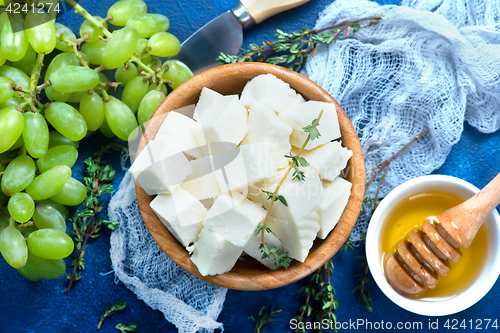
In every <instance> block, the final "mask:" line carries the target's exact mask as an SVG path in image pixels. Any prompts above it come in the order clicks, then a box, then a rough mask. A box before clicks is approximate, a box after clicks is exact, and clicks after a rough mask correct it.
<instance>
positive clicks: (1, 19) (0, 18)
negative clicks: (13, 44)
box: [0, 12, 9, 32]
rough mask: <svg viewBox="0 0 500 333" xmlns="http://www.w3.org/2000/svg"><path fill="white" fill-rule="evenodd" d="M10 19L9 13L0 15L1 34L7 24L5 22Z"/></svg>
mask: <svg viewBox="0 0 500 333" xmlns="http://www.w3.org/2000/svg"><path fill="white" fill-rule="evenodd" d="M8 19H9V14H8V13H7V12H3V13H2V14H0V32H2V29H3V25H4V24H5V21H7V20H8Z"/></svg>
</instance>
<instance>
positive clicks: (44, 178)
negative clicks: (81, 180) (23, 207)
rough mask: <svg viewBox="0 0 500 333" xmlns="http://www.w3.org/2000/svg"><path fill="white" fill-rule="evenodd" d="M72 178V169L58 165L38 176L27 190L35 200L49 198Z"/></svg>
mask: <svg viewBox="0 0 500 333" xmlns="http://www.w3.org/2000/svg"><path fill="white" fill-rule="evenodd" d="M70 178H71V169H70V168H69V167H68V166H66V165H58V166H55V167H53V168H52V169H49V170H47V171H45V172H44V173H42V174H40V175H38V176H36V177H35V179H33V181H32V182H31V183H30V184H29V185H28V187H26V190H25V191H26V193H28V194H29V195H30V196H31V197H32V198H33V200H43V199H48V198H50V197H51V196H53V195H54V194H56V193H57V192H59V191H60V190H61V189H62V188H63V186H64V184H66V182H67V181H68V180H69V179H70Z"/></svg>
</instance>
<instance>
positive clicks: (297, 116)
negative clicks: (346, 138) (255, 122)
mask: <svg viewBox="0 0 500 333" xmlns="http://www.w3.org/2000/svg"><path fill="white" fill-rule="evenodd" d="M321 110H323V115H322V116H321V119H320V121H319V125H318V126H317V129H318V131H319V133H320V134H321V136H320V137H318V138H316V139H314V140H309V142H308V143H307V145H306V147H305V149H307V150H309V149H313V148H316V147H318V146H320V145H322V144H325V143H327V142H329V141H332V140H335V139H338V138H340V127H339V121H338V117H337V111H336V108H335V104H333V103H324V102H317V101H308V102H305V103H303V104H299V105H298V106H296V107H294V108H291V109H288V110H285V111H283V112H281V113H280V114H279V116H280V117H281V118H282V119H283V120H284V121H285V122H286V123H287V124H288V125H290V126H291V127H292V128H293V132H292V135H291V137H290V142H291V143H292V146H294V147H297V148H300V147H302V145H303V144H304V142H305V141H306V139H307V137H308V135H309V133H308V132H304V129H303V128H304V127H306V126H308V125H311V123H312V122H313V120H314V119H317V118H318V116H319V114H320V112H321Z"/></svg>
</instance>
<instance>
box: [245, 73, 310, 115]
mask: <svg viewBox="0 0 500 333" xmlns="http://www.w3.org/2000/svg"><path fill="white" fill-rule="evenodd" d="M255 100H257V101H261V102H262V103H264V104H265V105H267V106H268V107H270V108H271V109H272V110H274V111H275V112H278V113H280V112H282V111H285V110H289V109H291V108H293V107H295V106H296V105H297V104H301V103H304V102H305V101H304V98H303V97H302V96H301V95H300V94H297V93H296V92H295V90H293V89H292V88H290V85H289V84H288V83H285V82H283V81H282V80H280V79H278V78H277V77H276V76H274V75H272V74H263V75H259V76H257V77H255V78H253V79H252V80H251V81H250V82H248V83H247V84H246V85H245V88H243V91H242V93H241V101H242V102H243V105H245V107H251V106H252V104H253V103H254V101H255Z"/></svg>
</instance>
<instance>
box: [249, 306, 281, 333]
mask: <svg viewBox="0 0 500 333" xmlns="http://www.w3.org/2000/svg"><path fill="white" fill-rule="evenodd" d="M282 312H283V310H281V309H278V310H274V307H273V306H272V305H271V306H269V302H266V304H265V305H263V306H262V307H261V308H260V309H259V312H258V313H257V318H255V317H254V316H250V318H251V319H252V321H253V322H255V331H254V332H257V333H260V332H264V330H265V329H266V328H267V325H268V324H270V323H272V322H273V321H274V317H275V316H277V315H278V314H280V313H282Z"/></svg>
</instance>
